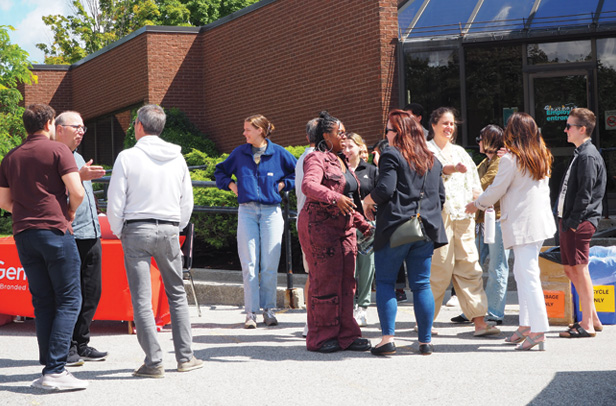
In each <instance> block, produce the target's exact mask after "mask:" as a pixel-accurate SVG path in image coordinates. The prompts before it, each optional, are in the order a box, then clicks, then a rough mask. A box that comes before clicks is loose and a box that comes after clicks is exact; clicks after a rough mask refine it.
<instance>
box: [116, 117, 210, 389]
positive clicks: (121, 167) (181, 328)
mask: <svg viewBox="0 0 616 406" xmlns="http://www.w3.org/2000/svg"><path fill="white" fill-rule="evenodd" d="M165 121H166V116H165V112H164V111H163V109H162V108H161V107H159V106H156V105H147V106H143V107H142V108H140V109H139V111H138V112H137V119H136V120H135V138H136V139H137V144H136V145H135V146H134V147H133V148H130V149H127V150H124V151H122V152H120V154H119V155H118V158H117V159H116V161H115V164H114V165H113V173H112V175H111V180H110V182H109V190H108V193H107V197H108V205H107V216H108V218H109V225H110V226H111V231H112V232H113V233H114V234H115V235H117V236H118V238H120V240H121V241H122V248H123V250H124V266H125V268H126V275H127V278H128V285H129V288H130V293H131V300H132V304H133V315H134V318H135V327H136V328H137V340H138V341H139V344H140V345H141V348H142V349H143V350H144V351H145V361H144V364H143V365H142V366H141V367H140V368H139V369H137V370H136V371H135V372H134V373H133V375H135V376H141V377H146V378H162V377H164V375H165V370H164V368H163V352H162V349H161V347H160V344H159V343H158V340H157V338H156V323H155V321H154V313H153V311H152V298H151V282H150V262H151V258H152V257H154V259H155V260H156V264H157V265H158V268H159V270H160V274H161V275H162V278H163V283H164V285H165V292H166V293H167V298H168V300H169V308H170V312H171V326H172V330H171V331H172V335H173V345H174V348H175V358H176V360H177V363H178V371H180V372H187V371H191V370H193V369H197V368H201V367H202V366H203V361H201V360H199V359H197V358H196V357H195V356H194V354H193V351H192V347H191V344H192V333H191V327H190V316H189V311H188V301H187V299H186V291H185V290H184V281H183V278H182V257H181V254H180V242H179V231H180V230H181V229H182V228H184V227H185V226H186V225H187V224H188V221H189V219H190V215H191V213H192V210H193V192H192V183H191V180H190V174H189V173H188V167H187V166H186V161H185V160H184V157H183V156H182V154H181V148H180V147H179V146H178V145H175V144H170V143H168V142H166V141H163V140H162V139H160V138H159V137H158V136H159V135H160V133H162V131H163V128H164V127H165Z"/></svg>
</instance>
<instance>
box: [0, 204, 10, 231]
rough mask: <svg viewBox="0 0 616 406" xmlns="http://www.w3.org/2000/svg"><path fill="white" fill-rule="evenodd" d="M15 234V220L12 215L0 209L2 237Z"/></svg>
mask: <svg viewBox="0 0 616 406" xmlns="http://www.w3.org/2000/svg"><path fill="white" fill-rule="evenodd" d="M12 234H13V218H12V217H11V215H10V213H9V212H7V211H4V210H1V209H0V235H12Z"/></svg>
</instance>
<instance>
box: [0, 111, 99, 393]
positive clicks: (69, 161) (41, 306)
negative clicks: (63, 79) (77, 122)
mask: <svg viewBox="0 0 616 406" xmlns="http://www.w3.org/2000/svg"><path fill="white" fill-rule="evenodd" d="M54 116H55V111H54V110H53V109H52V108H51V107H49V106H48V105H46V104H33V105H30V106H28V108H27V109H26V111H25V112H24V114H23V121H24V126H25V128H26V132H27V133H28V138H27V139H26V140H25V141H24V142H23V143H22V144H21V145H20V146H18V147H16V148H14V149H12V150H11V151H10V152H9V153H8V154H6V156H5V157H4V159H3V160H2V163H1V164H0V208H2V209H4V210H6V211H9V212H11V213H12V214H13V235H14V237H15V244H16V245H17V252H18V254H19V260H20V262H21V264H22V266H23V267H24V270H25V271H26V276H27V278H28V285H29V289H30V293H31V294H32V305H33V306H34V315H35V317H36V320H35V323H36V337H37V340H38V345H39V361H40V363H41V364H42V365H44V366H45V367H44V368H43V375H42V376H41V377H40V378H38V379H36V380H35V381H33V382H32V386H33V387H36V388H42V389H48V390H71V389H72V390H74V389H85V388H86V387H87V386H88V382H87V381H82V380H79V379H77V378H75V377H74V376H73V375H71V374H70V373H69V372H68V371H66V369H65V368H64V367H65V364H66V358H67V356H68V350H69V346H70V342H71V336H72V334H73V328H74V327H75V321H76V320H77V315H78V313H79V310H80V308H81V284H80V280H79V267H80V261H79V253H78V252H77V246H76V244H75V239H74V237H73V234H72V231H73V230H72V228H71V222H72V221H73V219H74V218H75V212H76V210H77V207H79V204H80V203H81V201H82V200H83V197H84V189H83V186H82V185H81V180H80V178H79V172H78V171H77V165H76V164H75V158H74V157H73V154H72V153H71V151H70V149H69V148H68V147H67V146H66V145H64V144H62V143H59V142H53V141H52V140H53V139H55V126H54Z"/></svg>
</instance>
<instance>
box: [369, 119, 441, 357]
mask: <svg viewBox="0 0 616 406" xmlns="http://www.w3.org/2000/svg"><path fill="white" fill-rule="evenodd" d="M385 136H386V137H387V139H388V140H389V145H390V147H388V148H386V149H385V150H384V151H383V154H382V155H381V157H380V159H379V178H378V181H377V185H376V187H375V188H374V190H373V191H372V192H371V193H370V194H369V195H368V196H367V197H366V198H365V199H364V210H365V212H366V213H367V215H368V217H371V216H372V215H373V211H374V209H375V207H374V206H375V205H378V209H377V212H376V233H375V238H374V260H375V265H376V304H377V310H378V314H379V320H380V322H381V332H382V334H383V337H382V339H381V342H380V343H379V344H378V345H377V346H376V347H373V348H372V353H373V354H375V355H385V354H393V353H394V352H396V346H395V344H394V333H395V322H396V313H397V310H398V303H397V301H396V295H395V289H394V287H395V283H396V276H397V274H398V270H399V269H400V266H401V265H402V263H403V262H406V269H407V272H408V279H409V286H410V288H411V291H412V292H413V303H414V310H415V319H416V322H417V327H418V338H419V352H420V353H421V354H424V355H428V354H431V353H432V349H433V347H432V344H431V341H432V321H433V319H434V296H433V295H432V289H431V288H430V266H431V263H432V253H433V252H434V248H435V247H436V248H438V247H441V246H443V245H445V244H447V236H446V234H445V228H444V226H443V219H442V217H441V209H442V206H443V204H444V202H445V188H444V186H443V181H442V178H441V172H442V170H443V168H442V166H441V164H440V162H439V161H438V160H437V159H435V158H434V155H433V154H432V153H431V152H430V151H429V150H428V147H427V146H426V141H425V138H424V135H423V131H422V129H421V127H420V126H419V125H418V124H417V122H416V121H415V120H414V119H413V118H412V117H411V115H410V114H409V113H407V112H405V111H402V110H393V111H392V112H390V113H389V120H388V121H387V127H386V132H385ZM422 190H423V192H424V195H423V198H422V199H421V209H420V213H421V217H420V218H421V220H422V223H423V226H424V229H425V233H426V235H427V236H428V237H429V240H426V241H418V242H413V243H409V244H404V245H400V246H398V247H395V248H392V247H391V245H390V241H389V239H390V237H391V235H392V234H393V232H394V231H395V230H396V229H397V228H398V227H399V226H400V225H401V224H402V223H404V222H405V221H407V220H408V219H409V218H410V217H411V216H413V215H414V214H415V213H416V212H417V208H418V204H419V200H420V193H421V191H422Z"/></svg>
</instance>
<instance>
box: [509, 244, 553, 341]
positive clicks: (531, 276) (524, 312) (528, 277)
mask: <svg viewBox="0 0 616 406" xmlns="http://www.w3.org/2000/svg"><path fill="white" fill-rule="evenodd" d="M542 245H543V241H538V242H533V243H530V244H524V245H515V246H514V247H513V253H514V255H515V261H514V264H513V274H514V275H515V281H516V283H517V285H518V301H519V303H520V326H530V331H531V332H533V333H542V332H546V331H549V330H550V325H549V323H548V313H547V310H546V308H545V299H544V296H543V289H542V287H541V279H540V278H539V275H540V273H541V272H540V270H539V251H540V249H541V246H542Z"/></svg>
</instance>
